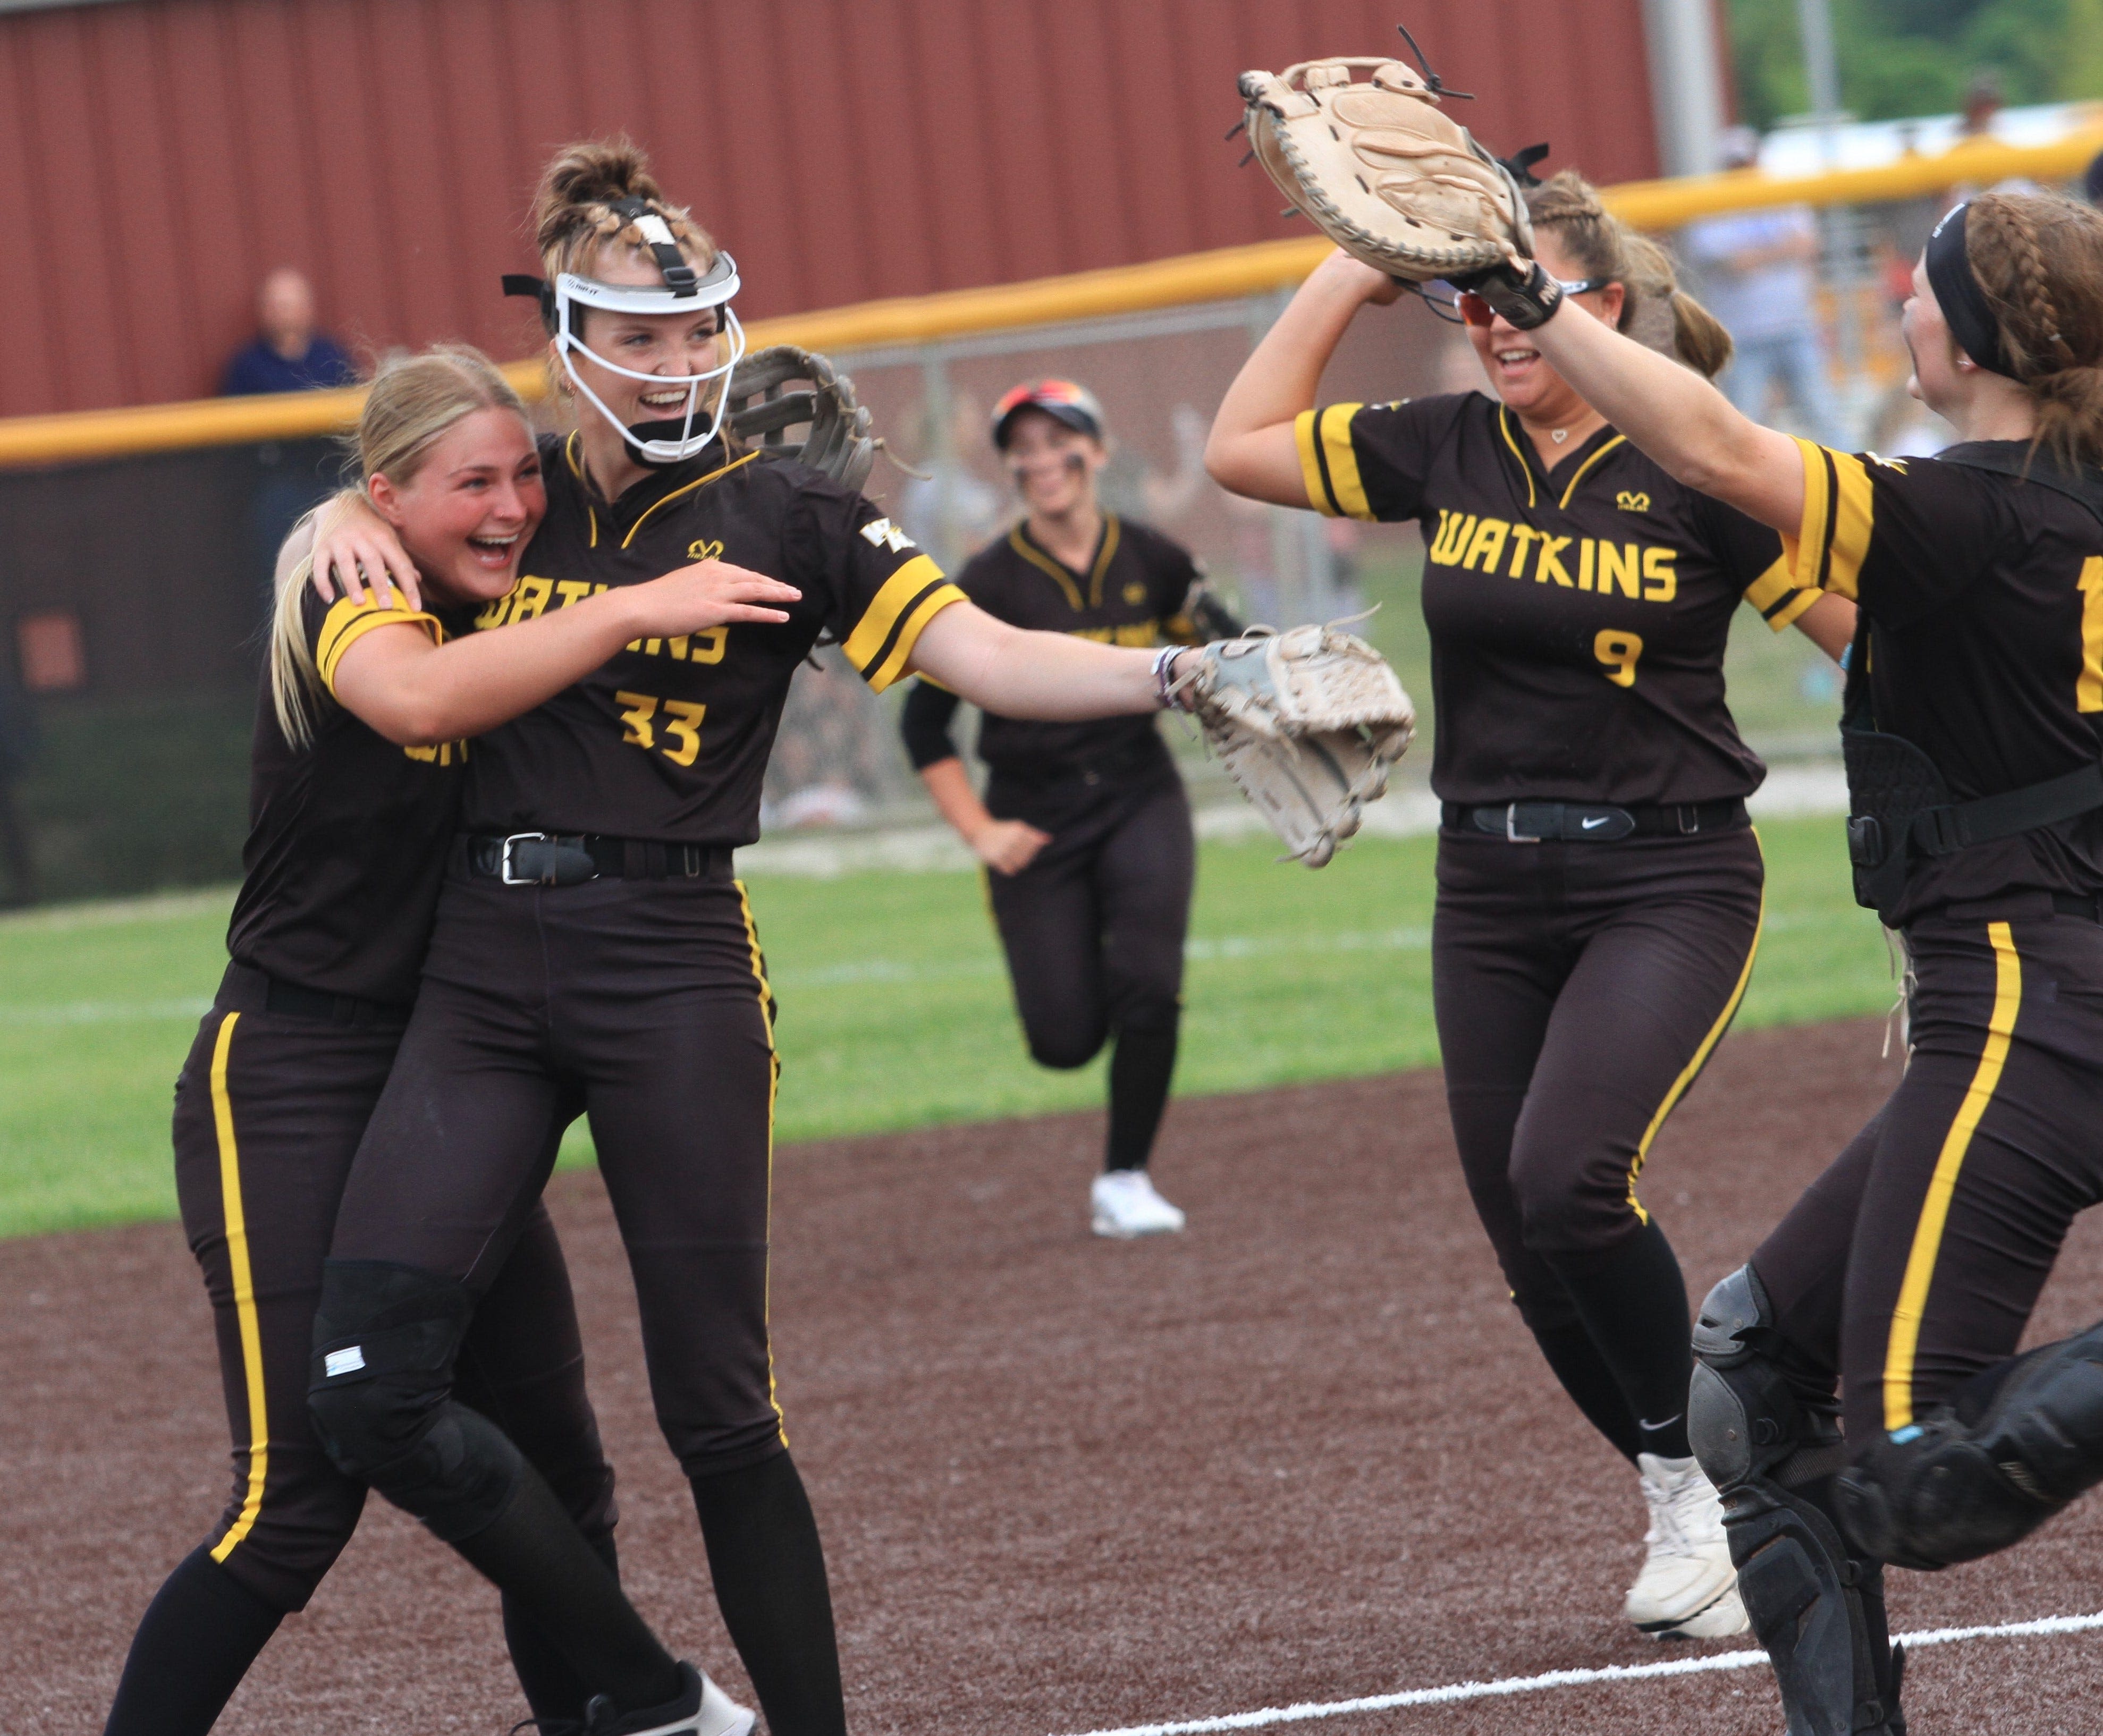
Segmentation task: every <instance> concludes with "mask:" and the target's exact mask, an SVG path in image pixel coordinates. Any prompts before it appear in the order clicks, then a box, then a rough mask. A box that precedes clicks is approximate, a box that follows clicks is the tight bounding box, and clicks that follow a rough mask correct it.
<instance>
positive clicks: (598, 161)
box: [532, 138, 716, 277]
mask: <svg viewBox="0 0 2103 1736" xmlns="http://www.w3.org/2000/svg"><path fill="white" fill-rule="evenodd" d="M616 199H640V200H642V202H643V203H644V204H645V205H647V206H648V207H649V209H650V211H651V213H652V214H653V215H656V216H659V217H661V218H663V219H664V220H665V228H667V229H669V230H670V231H671V232H672V238H673V239H674V241H676V242H678V244H679V251H681V252H682V253H683V254H685V255H687V258H688V259H689V260H691V262H692V263H693V265H694V267H695V269H696V270H698V271H702V272H705V271H707V270H708V269H709V267H710V266H712V265H713V264H715V260H716V244H715V242H714V238H711V237H710V235H709V233H708V231H707V230H706V229H703V228H702V227H701V226H700V224H697V223H696V222H695V221H694V220H693V217H692V215H691V213H689V212H688V211H687V209H686V207H685V206H681V205H674V204H672V203H671V202H669V201H668V200H667V199H666V198H665V189H663V188H661V187H660V186H659V185H658V184H657V177H656V175H652V174H651V172H650V157H649V153H647V152H646V151H645V150H644V149H642V146H640V145H639V144H636V143H635V142H634V140H630V139H627V138H619V139H589V140H584V141H583V142H582V143H580V144H566V145H564V146H563V147H562V149H560V150H558V152H556V153H555V154H554V158H553V159H552V160H551V161H550V162H549V164H548V166H547V167H546V168H545V169H544V170H543V171H541V174H540V186H539V187H538V188H537V189H536V190H535V192H534V194H533V219H532V221H533V241H534V244H535V246H537V247H538V248H539V249H540V263H541V265H542V268H543V269H545V271H546V272H547V273H548V275H549V277H554V276H555V275H556V274H557V273H559V272H566V271H567V272H572V273H576V275H577V276H579V277H589V276H590V274H591V273H590V272H589V270H588V269H586V268H588V267H589V265H590V264H591V263H592V261H593V260H594V258H595V257H596V256H597V255H598V250H599V249H600V248H601V247H603V246H626V247H632V248H634V249H635V250H636V251H638V252H647V243H646V242H644V241H643V239H642V232H641V231H640V230H639V229H637V227H636V225H635V222H634V219H633V218H630V217H626V216H623V215H621V214H620V212H618V211H615V210H614V209H613V202H614V201H615V200H616Z"/></svg>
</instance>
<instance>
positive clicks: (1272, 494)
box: [1205, 251, 1402, 506]
mask: <svg viewBox="0 0 2103 1736" xmlns="http://www.w3.org/2000/svg"><path fill="white" fill-rule="evenodd" d="M1401 293H1402V289H1401V286H1400V285H1398V283H1396V282H1394V279H1392V278H1390V277H1386V276H1385V275H1383V274H1382V273H1380V272H1377V271H1375V270H1374V269H1372V267H1371V266H1370V265H1364V264H1360V263H1359V262H1358V260H1354V259H1353V258H1352V257H1351V256H1350V255H1349V254H1347V253H1345V252H1343V251H1337V252H1335V253H1332V254H1331V255H1329V256H1328V258H1327V259H1326V260H1323V262H1322V263H1321V264H1319V265H1318V266H1316V267H1315V268H1314V271H1313V273H1310V274H1309V277H1308V279H1307V281H1306V282H1305V283H1303V284H1301V285H1300V289H1299V291H1298V293H1296V295H1294V296H1293V298H1292V301H1291V302H1290V303H1289V304H1287V307H1286V309H1285V311H1284V312H1283V313H1281V314H1279V315H1278V319H1277V322H1276V323H1274V325H1273V326H1271V328H1270V330H1269V331H1267V332H1265V334H1264V337H1263V341H1262V342H1261V343H1260V344H1257V345H1256V348H1255V349H1254V350H1253V351H1252V352H1251V353H1250V355H1249V358H1248V360H1247V361H1246V362H1243V364H1242V370H1241V372H1240V373H1238V374H1237V375H1235V376H1234V384H1232V385H1231V386H1229V387H1228V388H1227V394H1226V396H1225V397H1224V398H1222V399H1221V400H1220V408H1219V413H1218V414H1217V415H1215V416H1214V417H1213V418H1212V436H1211V437H1210V438H1209V439H1207V442H1205V468H1206V470H1207V472H1208V473H1210V474H1211V476H1212V480H1213V481H1214V482H1217V483H1218V484H1219V485H1220V487H1222V488H1224V489H1225V490H1226V491H1228V492H1229V494H1236V495H1245V496H1247V498H1248V499H1252V500H1268V501H1269V502H1270V503H1271V504H1273V505H1275V506H1309V505H1311V504H1314V503H1313V502H1312V501H1310V500H1309V498H1308V494H1307V482H1306V475H1305V470H1304V469H1303V468H1302V467H1301V464H1300V446H1299V440H1298V437H1297V435H1296V433H1295V429H1294V424H1295V422H1296V420H1297V419H1298V417H1299V415H1300V413H1301V412H1302V411H1308V410H1312V409H1313V408H1314V399H1315V394H1316V393H1317V392H1318V390H1319V389H1320V388H1321V384H1322V371H1323V368H1325V367H1327V366H1328V364H1329V358H1330V357H1332V356H1333V355H1334V354H1336V345H1337V344H1339V343H1340V342H1341V341H1342V340H1343V335H1344V333H1345V331H1346V330H1347V329H1348V328H1349V325H1350V323H1351V321H1352V320H1353V319H1354V317H1356V316H1357V314H1358V309H1360V308H1363V307H1364V306H1366V305H1367V304H1373V305H1375V306H1385V304H1388V303H1389V302H1392V301H1394V300H1395V298H1396V297H1397V296H1398V295H1400V294H1401Z"/></svg>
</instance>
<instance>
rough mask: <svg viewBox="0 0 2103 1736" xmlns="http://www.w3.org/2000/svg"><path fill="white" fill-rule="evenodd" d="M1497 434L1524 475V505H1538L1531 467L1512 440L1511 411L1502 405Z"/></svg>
mask: <svg viewBox="0 0 2103 1736" xmlns="http://www.w3.org/2000/svg"><path fill="white" fill-rule="evenodd" d="M1497 432H1498V433H1501V434H1502V435H1503V436H1504V437H1505V445H1506V446H1509V447H1510V448H1511V455H1512V456H1513V457H1514V458H1515V459H1517V460H1518V467H1519V468H1520V469H1522V470H1523V471H1524V472H1525V473H1526V504H1527V505H1528V506H1535V505H1537V504H1539V503H1540V499H1541V497H1540V496H1539V495H1536V493H1535V492H1534V487H1533V466H1532V465H1531V464H1528V463H1527V461H1526V454H1525V453H1523V452H1522V451H1519V449H1518V442H1517V441H1516V440H1514V439H1513V438H1512V431H1511V411H1509V409H1508V408H1506V407H1505V406H1504V405H1502V404H1500V405H1498V406H1497Z"/></svg>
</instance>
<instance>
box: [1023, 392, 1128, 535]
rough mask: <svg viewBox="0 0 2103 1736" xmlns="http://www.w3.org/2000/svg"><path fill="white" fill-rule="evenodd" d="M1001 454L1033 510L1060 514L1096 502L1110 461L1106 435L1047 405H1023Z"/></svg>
mask: <svg viewBox="0 0 2103 1736" xmlns="http://www.w3.org/2000/svg"><path fill="white" fill-rule="evenodd" d="M1001 455H1002V456H1003V458H1004V459H1005V460H1007V468H1008V473H1009V474H1010V475H1011V476H1012V477H1014V478H1015V486H1016V492H1017V493H1018V494H1020V495H1021V496H1022V504H1024V505H1025V507H1027V508H1029V510H1030V511H1031V512H1032V513H1038V514H1041V515H1042V516H1043V517H1047V518H1056V517H1060V515H1062V514H1064V513H1070V512H1071V511H1073V510H1074V508H1076V507H1078V506H1082V505H1084V504H1089V505H1092V504H1094V500H1095V494H1096V475H1097V473H1099V472H1100V470H1101V469H1102V468H1103V466H1104V465H1105V464H1108V463H1109V452H1108V451H1106V450H1105V447H1104V446H1103V443H1102V442H1101V441H1100V440H1098V439H1096V437H1095V436H1094V435H1092V434H1084V433H1082V432H1081V431H1080V430H1079V429H1078V428H1069V427H1068V426H1067V425H1066V424H1065V423H1064V422H1061V421H1060V420H1059V419H1058V418H1057V417H1056V416H1055V415H1049V414H1047V412H1046V411H1042V410H1035V409H1031V410H1019V411H1016V413H1015V415H1013V417H1011V419H1010V420H1009V422H1008V424H1007V446H1005V447H1004V448H1003V451H1002V454H1001Z"/></svg>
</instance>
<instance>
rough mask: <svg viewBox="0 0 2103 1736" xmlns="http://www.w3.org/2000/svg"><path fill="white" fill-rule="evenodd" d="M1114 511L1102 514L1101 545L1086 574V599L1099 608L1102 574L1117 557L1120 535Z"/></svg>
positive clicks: (1101, 603) (1101, 598) (1100, 604)
mask: <svg viewBox="0 0 2103 1736" xmlns="http://www.w3.org/2000/svg"><path fill="white" fill-rule="evenodd" d="M1122 534H1123V533H1122V531H1120V529H1119V527H1118V516H1117V514H1116V513H1104V514H1103V546H1102V547H1101V548H1100V549H1098V550H1097V551H1096V565H1095V570H1094V571H1092V572H1091V573H1090V574H1089V575H1088V601H1089V602H1090V603H1091V604H1092V605H1093V606H1095V607H1096V608H1098V609H1100V608H1101V607H1102V606H1103V575H1104V574H1105V573H1107V572H1108V571H1109V570H1110V562H1112V561H1114V560H1115V559H1116V558H1117V551H1118V537H1119V536H1120V535H1122Z"/></svg>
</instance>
